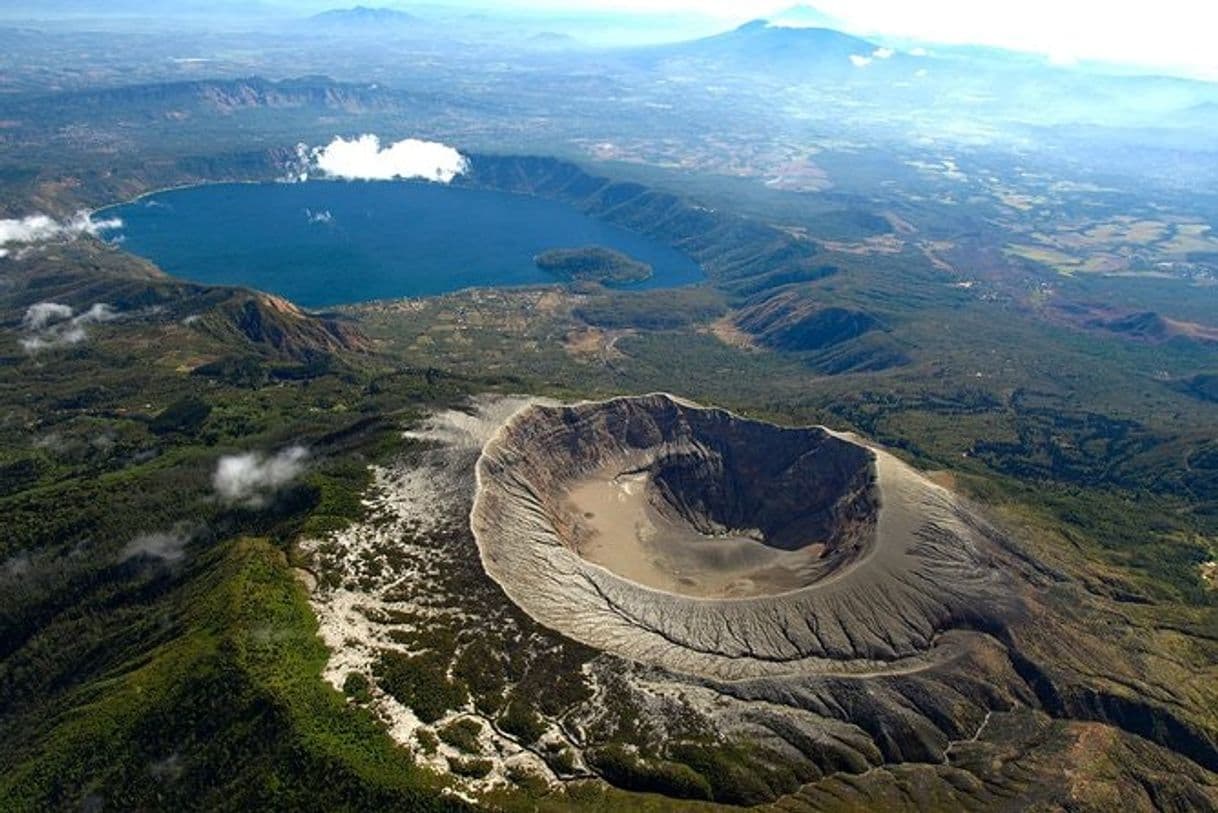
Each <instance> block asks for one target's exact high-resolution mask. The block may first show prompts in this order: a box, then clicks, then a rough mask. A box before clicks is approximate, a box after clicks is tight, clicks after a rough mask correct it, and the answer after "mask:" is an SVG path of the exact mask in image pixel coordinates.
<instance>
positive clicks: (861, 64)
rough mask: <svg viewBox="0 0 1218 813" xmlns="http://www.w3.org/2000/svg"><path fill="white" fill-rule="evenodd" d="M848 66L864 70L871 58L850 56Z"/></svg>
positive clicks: (856, 55)
mask: <svg viewBox="0 0 1218 813" xmlns="http://www.w3.org/2000/svg"><path fill="white" fill-rule="evenodd" d="M850 64H851V65H853V66H854V67H856V68H866V67H867V66H868V65H870V64H871V57H869V56H859V55H858V54H851V55H850Z"/></svg>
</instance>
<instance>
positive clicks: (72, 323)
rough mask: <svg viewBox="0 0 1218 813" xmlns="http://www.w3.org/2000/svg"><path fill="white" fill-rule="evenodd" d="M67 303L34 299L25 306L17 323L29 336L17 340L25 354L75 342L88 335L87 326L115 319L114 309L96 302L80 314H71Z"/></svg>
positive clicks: (82, 339) (116, 314)
mask: <svg viewBox="0 0 1218 813" xmlns="http://www.w3.org/2000/svg"><path fill="white" fill-rule="evenodd" d="M72 313H73V311H72V308H71V306H69V305H63V304H60V303H58V302H38V303H35V304H33V305H30V306H29V307H28V308H26V311H25V316H24V318H22V320H21V326H22V327H23V328H24V329H25V330H26V331H27V333H28V334H29V335H27V336H24V337H22V338H21V339H20V340H19V341H20V342H21V346H22V347H23V348H25V350H26V352H28V353H37V352H38V351H40V350H47V349H50V348H52V347H63V346H65V345H69V344H79V343H80V342H83V341H84V340H85V339H87V338H89V334H88V331H86V330H85V328H86V327H87V326H89V325H96V324H101V323H102V322H113V321H114V320H115V319H118V318H119V314H118V312H117V311H115V310H114V308H112V307H110V306H109V305H107V304H105V303H103V302H97V303H95V304H94V305H93V306H92V307H90V308H89V309H88V310H87V311H85V312H84V313H80V314H77V315H76V316H73V315H72Z"/></svg>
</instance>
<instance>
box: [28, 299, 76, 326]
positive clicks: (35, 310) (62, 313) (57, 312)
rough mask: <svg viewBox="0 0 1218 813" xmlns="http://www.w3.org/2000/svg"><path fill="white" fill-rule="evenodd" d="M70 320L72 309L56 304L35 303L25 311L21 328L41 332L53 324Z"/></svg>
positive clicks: (68, 306)
mask: <svg viewBox="0 0 1218 813" xmlns="http://www.w3.org/2000/svg"><path fill="white" fill-rule="evenodd" d="M71 318H72V307H71V306H70V305H62V304H60V303H58V302H37V303H35V304H33V305H30V306H29V307H28V308H26V309H25V316H24V317H23V318H22V320H21V326H22V327H23V328H25V329H26V330H42V329H43V328H45V327H46V326H47V325H50V324H52V323H54V322H62V321H63V320H64V319H71Z"/></svg>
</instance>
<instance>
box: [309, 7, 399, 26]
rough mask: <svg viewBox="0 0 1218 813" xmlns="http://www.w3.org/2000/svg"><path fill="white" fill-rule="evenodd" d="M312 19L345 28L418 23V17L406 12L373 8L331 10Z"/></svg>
mask: <svg viewBox="0 0 1218 813" xmlns="http://www.w3.org/2000/svg"><path fill="white" fill-rule="evenodd" d="M312 19H313V20H315V21H317V22H320V23H325V24H328V25H345V26H384V25H402V24H404V23H413V22H417V21H418V18H417V17H415V16H414V15H412V14H407V13H406V12H404V11H398V10H397V9H392V8H384V7H372V6H353V7H352V8H336V9H330V10H329V11H323V12H321V13H320V14H315V15H313V18H312Z"/></svg>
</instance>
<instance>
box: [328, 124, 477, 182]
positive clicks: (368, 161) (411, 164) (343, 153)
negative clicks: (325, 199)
mask: <svg viewBox="0 0 1218 813" xmlns="http://www.w3.org/2000/svg"><path fill="white" fill-rule="evenodd" d="M309 159H310V165H311V166H313V167H316V168H317V169H318V170H320V171H321V172H322V173H324V174H325V175H328V176H330V177H333V178H346V179H348V180H361V181H389V180H393V179H395V178H402V179H410V178H420V179H423V180H428V181H435V182H437V183H450V182H451V181H452V179H453V178H455V177H457V176H458V175H461V174H463V173H465V172H466V171H468V170H469V159H467V158H466V157H465V156H464V155H462V154H461V153H460V152H458V151H457V150H456V149H454V148H452V147H450V146H448V145H447V144H440V143H438V142H435V141H419V140H418V139H414V138H408V139H405V140H404V141H397V142H395V143H393V144H390V145H389V146H388V147H385V148H382V147H381V140H380V139H379V138H378V137H377V136H375V135H373V134H371V133H368V134H365V135H362V136H360V137H358V138H353V139H351V140H347V139H345V138H341V137H336V138H335V139H334V140H333V141H331V142H330V143H329V144H328V145H327V146H325V147H316V148H314V149H313V150H312V151H311V152H310V153H309ZM305 177H307V175H305Z"/></svg>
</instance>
